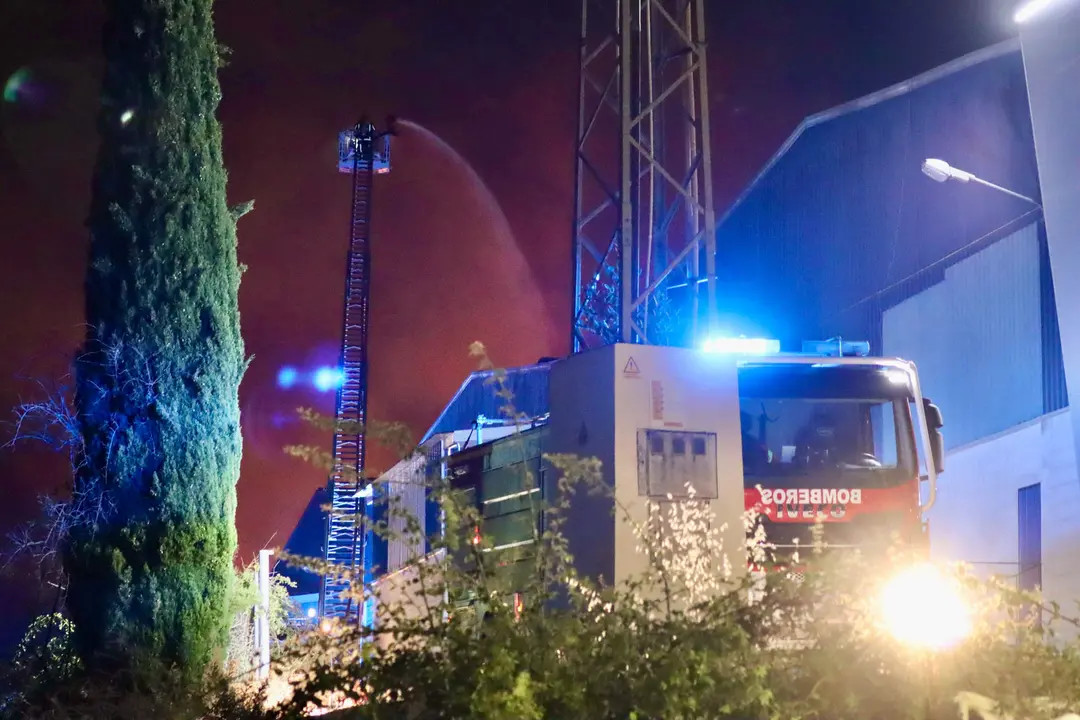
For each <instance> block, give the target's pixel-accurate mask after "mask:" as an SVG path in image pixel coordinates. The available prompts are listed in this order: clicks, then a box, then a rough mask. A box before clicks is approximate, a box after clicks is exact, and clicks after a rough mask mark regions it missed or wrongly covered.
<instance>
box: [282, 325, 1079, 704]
mask: <svg viewBox="0 0 1080 720" xmlns="http://www.w3.org/2000/svg"><path fill="white" fill-rule="evenodd" d="M473 351H474V354H477V355H480V356H481V359H482V364H483V365H485V366H487V367H490V362H489V361H487V359H486V356H485V355H484V354H483V348H482V346H478V345H477V346H474V348H473ZM503 378H504V376H502V375H501V374H499V373H496V374H495V375H494V378H493V383H494V384H495V386H496V388H495V390H496V392H498V393H505V391H506V387H505V384H504V383H503ZM505 414H506V415H507V416H509V417H514V416H516V414H515V412H514V410H513V408H512V406H511V405H510V403H509V402H508V407H507V409H506V412H505ZM330 427H332V422H331V424H330ZM518 441H521V440H520V439H519V440H518ZM521 442H523V441H521ZM296 454H298V455H304V453H302V452H297V453H296ZM547 462H548V463H549V465H550V466H551V467H553V468H555V469H556V470H557V471H558V481H557V485H558V487H557V491H556V492H553V493H549V497H547V498H545V500H546V503H545V505H544V507H543V508H542V510H543V512H544V520H545V522H544V524H543V527H542V529H538V530H537V532H536V535H535V538H534V539H535V542H534V543H533V546H532V547H531V548H529V549H528V550H525V551H523V550H521V549H513V550H504V551H496V550H495V549H494V548H492V547H490V546H489V545H488V544H487V542H488V541H487V540H486V539H485V538H484V537H483V535H481V538H480V542H479V543H477V542H474V537H475V536H474V533H473V529H474V527H476V526H477V525H481V524H482V522H483V519H482V516H481V514H480V512H479V510H478V508H477V507H476V506H475V505H474V504H473V501H472V499H471V498H470V496H469V495H468V494H467V493H463V492H461V491H459V490H456V489H455V488H454V487H452V486H451V485H448V484H447V483H446V482H445V481H443V480H442V479H441V473H438V472H433V473H432V474H431V475H430V476H429V477H428V479H427V481H426V482H427V487H428V490H429V491H430V493H431V495H432V497H433V498H434V499H435V500H436V501H437V502H438V504H439V505H440V506H441V508H442V509H443V511H444V512H445V520H446V527H447V531H446V532H445V533H444V534H443V535H440V536H437V537H432V538H429V541H430V548H431V553H430V554H427V555H425V556H423V557H417V558H416V559H415V561H414V562H413V563H412V564H411V565H409V566H407V567H406V568H405V569H403V570H401V571H399V572H397V573H396V574H394V575H392V576H390V577H389V578H387V579H384V580H383V581H381V582H380V583H379V584H378V586H377V587H376V588H367V589H365V588H360V587H356V588H354V593H355V595H356V597H357V598H358V599H360V598H362V597H363V596H364V595H365V594H371V595H373V596H374V598H375V599H376V601H377V602H379V603H381V607H380V610H379V624H378V626H377V627H375V628H373V629H360V628H356V627H343V626H340V625H330V626H328V627H326V628H324V629H323V630H321V631H318V632H314V633H311V634H309V635H307V636H305V637H303V638H300V639H298V640H297V641H296V642H295V643H294V645H293V647H292V651H293V652H292V654H291V655H288V656H286V657H285V658H283V661H282V664H281V666H280V667H279V670H280V672H281V673H282V678H283V679H284V680H288V681H289V682H290V683H291V685H292V687H291V694H287V697H286V698H285V699H284V700H283V702H281V703H280V704H278V705H277V706H276V707H274V708H273V709H271V710H268V711H266V713H265V715H264V717H268V718H271V717H272V718H285V717H297V716H298V715H300V714H302V713H303V712H305V711H306V710H310V709H311V708H312V707H315V706H324V707H329V706H338V707H348V706H351V709H349V710H346V711H343V714H342V715H341V717H356V718H563V719H571V718H581V719H583V720H584V719H586V718H589V719H592V718H611V719H618V720H623V719H629V718H635V719H639V720H643V719H645V718H665V719H669V718H740V719H749V718H761V719H765V718H768V719H770V720H772V719H776V720H781V719H782V720H801V719H803V718H807V719H809V718H815V719H817V718H829V719H830V720H848V719H851V720H855V719H856V718H860V719H863V718H882V719H886V718H888V719H892V718H951V717H969V716H970V718H976V717H981V718H983V720H992V719H993V718H995V717H998V716H1002V714H1005V713H1012V714H1013V717H1018V718H1031V719H1032V720H1043V719H1047V720H1048V719H1049V718H1055V717H1060V716H1062V714H1063V713H1064V712H1065V711H1066V709H1068V708H1076V707H1080V654H1078V649H1077V646H1076V645H1074V644H1072V643H1071V642H1067V641H1065V640H1064V638H1062V637H1056V636H1054V635H1053V628H1054V627H1058V626H1061V625H1065V626H1073V625H1075V623H1073V621H1070V620H1067V619H1065V618H1064V617H1063V616H1062V615H1061V613H1060V612H1058V611H1057V609H1056V608H1052V607H1048V608H1045V610H1046V613H1045V622H1044V623H1043V624H1035V623H1032V622H1030V621H1029V619H1027V618H1024V617H1023V616H1021V615H1019V614H1018V613H1019V612H1020V610H1021V609H1022V608H1023V607H1031V606H1033V605H1034V606H1035V607H1038V606H1039V604H1040V602H1039V598H1038V597H1037V596H1035V595H1033V594H1030V593H1020V592H1018V591H1016V590H1015V589H1012V588H1010V586H1009V585H1008V584H1007V583H1005V582H1003V581H994V580H991V581H986V580H979V579H976V578H974V577H972V576H970V575H969V574H967V573H966V572H965V571H964V569H963V568H941V569H940V573H941V576H942V577H943V578H945V579H944V580H943V581H942V582H952V583H953V584H954V585H955V587H956V588H957V590H956V592H958V593H962V594H963V595H964V597H965V599H966V603H967V607H968V608H969V609H970V612H971V617H972V618H973V624H972V627H971V629H970V632H969V633H968V634H967V635H966V636H964V637H962V638H960V639H959V640H958V641H957V642H956V644H954V645H952V646H949V647H946V648H944V649H941V650H938V651H935V652H931V651H928V650H918V649H916V648H915V647H913V646H911V645H909V644H905V643H904V642H901V640H899V639H897V637H896V636H895V635H894V632H893V631H892V630H891V629H890V627H889V626H888V624H887V623H885V622H884V617H885V616H884V614H883V612H884V611H883V605H882V600H881V599H882V596H883V592H884V588H885V587H886V585H887V583H888V582H889V581H890V579H891V578H892V577H893V576H894V574H895V572H896V571H897V570H898V569H901V568H904V567H909V566H913V565H912V564H913V563H915V562H916V559H915V558H913V557H912V556H910V555H907V554H905V553H906V552H907V551H905V549H904V548H898V549H897V550H896V551H894V552H893V553H892V554H890V555H888V556H885V555H867V556H866V557H863V556H862V555H860V554H858V553H854V552H846V551H842V550H838V549H830V548H827V547H825V546H823V545H821V544H820V542H819V543H818V544H817V545H815V547H813V548H807V549H806V550H805V551H804V552H803V553H802V555H803V557H802V558H801V559H800V558H798V556H796V558H795V562H796V563H798V564H799V566H800V567H802V568H803V571H802V572H801V573H798V574H796V573H793V572H789V571H777V572H770V573H767V574H766V575H764V576H761V575H757V574H752V573H748V572H746V571H744V570H743V568H742V567H741V566H738V565H737V564H733V563H731V562H728V561H727V555H728V552H727V550H726V549H725V548H724V547H723V545H722V542H721V540H720V534H719V532H716V531H714V530H713V529H712V528H711V526H710V525H709V522H708V516H707V511H706V510H703V506H702V505H701V504H698V503H694V502H685V503H667V504H665V505H664V506H662V507H661V506H653V507H651V509H650V512H649V513H648V518H649V519H648V520H647V521H645V522H643V523H635V522H634V521H632V520H631V516H630V514H629V513H628V511H627V509H626V508H622V507H620V506H619V505H618V503H616V504H615V507H616V515H617V517H616V519H615V522H623V523H630V524H631V527H632V530H633V532H634V534H635V536H636V538H637V541H638V546H639V547H638V549H639V552H641V553H643V554H644V557H645V559H646V561H647V562H646V563H645V569H644V570H643V571H642V572H641V573H640V574H639V575H637V576H635V577H633V578H631V579H629V580H628V581H626V582H624V583H621V584H620V585H618V586H611V585H605V584H603V583H600V582H597V581H596V580H594V579H589V578H583V577H579V576H578V575H577V573H576V572H575V570H574V564H573V558H572V557H571V556H570V555H569V553H568V552H567V544H566V540H565V537H564V535H563V533H562V528H563V524H564V523H565V521H566V517H567V515H566V510H567V509H568V507H569V503H570V502H571V501H572V500H571V498H572V497H573V494H574V492H580V491H588V492H594V493H608V492H609V490H608V489H607V488H606V487H604V485H603V483H602V482H601V476H600V472H599V471H600V466H599V463H598V462H597V461H595V460H594V459H588V458H576V457H573V456H548V457H547ZM523 482H525V483H526V487H528V485H529V483H535V482H536V479H535V478H531V477H525V478H523ZM386 497H387V503H388V507H387V509H386V513H387V516H388V517H389V518H394V517H400V516H403V515H407V513H406V511H405V510H404V509H403V508H401V507H398V506H396V505H395V500H394V497H395V496H394V494H393V493H392V492H391V493H389V494H387V495H386ZM531 497H535V495H532V496H531ZM538 509H540V508H538ZM358 522H359V520H358ZM391 525H392V523H390V522H389V520H385V521H383V522H382V523H380V524H379V525H378V526H377V527H376V530H377V531H378V532H381V533H384V534H387V535H389V534H391V533H390V532H389V527H390V526H391ZM405 526H406V531H405V533H404V535H405V536H408V535H409V534H410V533H417V532H419V528H420V523H419V522H415V521H414V522H408V523H406V524H405ZM745 529H746V531H747V535H748V537H747V546H746V548H745V552H746V553H748V554H749V556H750V558H751V559H752V560H753V561H754V562H755V563H759V564H761V563H765V564H769V563H770V548H769V546H768V543H767V542H765V541H766V540H767V538H764V537H762V535H761V530H760V526H759V525H758V524H757V523H756V518H754V517H752V516H748V517H746V518H745ZM741 556H742V555H741V553H740V557H741ZM514 562H525V563H527V564H528V566H529V567H530V569H531V570H530V572H528V573H524V574H522V573H515V575H514V578H513V579H510V578H508V577H507V574H506V572H505V571H504V568H505V567H506V566H507V565H509V564H512V563H514ZM740 562H741V561H740ZM309 566H311V567H318V568H319V570H320V571H322V570H326V569H327V568H325V567H322V566H321V565H319V563H317V562H312V563H311V564H310V565H309ZM511 591H517V592H520V593H521V594H522V595H523V596H524V597H525V598H526V601H525V604H524V607H523V608H516V607H515V605H514V603H513V602H512V600H511V597H512V596H511V595H510V592H511ZM911 601H912V602H917V601H918V590H916V594H915V595H913V596H912V597H911ZM519 610H520V612H519ZM932 616H933V613H932V612H928V613H927V617H926V618H925V620H926V621H927V622H930V621H932V620H933V617H932ZM358 648H360V649H359V650H358ZM361 658H362V660H363V661H362V662H359V660H360V659H361ZM965 713H966V715H965ZM970 718H969V720H970Z"/></svg>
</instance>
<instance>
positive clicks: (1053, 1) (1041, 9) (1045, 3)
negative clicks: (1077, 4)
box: [1013, 0, 1067, 25]
mask: <svg viewBox="0 0 1080 720" xmlns="http://www.w3.org/2000/svg"><path fill="white" fill-rule="evenodd" d="M1066 1H1067V0H1028V2H1026V3H1024V4H1023V5H1021V6H1020V7H1019V8H1017V9H1016V13H1015V14H1014V15H1013V22H1015V23H1016V24H1017V25H1023V24H1024V23H1027V22H1031V21H1032V20H1034V19H1035V18H1037V17H1038V16H1039V15H1042V14H1043V13H1045V12H1046V11H1047V10H1050V9H1052V8H1054V7H1057V6H1058V5H1064V4H1065V2H1066Z"/></svg>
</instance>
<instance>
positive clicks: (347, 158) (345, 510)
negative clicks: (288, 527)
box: [321, 123, 389, 621]
mask: <svg viewBox="0 0 1080 720" xmlns="http://www.w3.org/2000/svg"><path fill="white" fill-rule="evenodd" d="M376 139H377V136H376V134H375V130H374V127H372V126H371V125H370V124H366V123H361V124H359V125H357V126H356V128H354V129H353V130H349V131H346V132H344V133H342V136H341V144H340V150H341V152H340V157H339V163H338V167H339V170H341V171H342V172H351V173H352V178H353V192H352V222H351V233H350V238H349V254H348V272H347V275H346V280H345V318H344V330H343V332H342V348H341V367H340V370H341V374H340V383H341V384H340V386H339V387H338V391H337V409H336V413H335V418H336V420H337V427H336V428H335V433H334V445H333V470H332V474H331V476H330V503H331V513H330V516H329V517H328V519H327V537H326V546H325V548H326V561H327V562H328V563H329V564H331V565H333V566H335V567H336V569H337V570H339V571H340V570H345V571H347V572H348V575H347V576H342V575H340V574H338V573H337V572H335V573H331V574H328V575H327V576H326V577H325V578H324V579H323V588H322V598H321V600H322V603H321V605H322V608H321V610H322V613H321V614H322V616H323V617H336V618H340V619H342V620H344V621H348V619H349V616H350V614H351V613H352V612H354V611H355V612H357V613H359V611H360V608H358V607H357V604H356V603H354V602H353V601H352V599H351V598H349V597H346V595H347V591H348V590H349V587H350V585H351V583H352V582H353V580H355V579H358V578H359V575H360V573H361V572H362V571H363V570H362V569H363V567H364V565H365V564H364V562H363V558H364V552H365V549H366V548H365V543H364V535H365V530H364V526H363V525H362V523H361V522H360V519H359V518H360V517H361V516H362V515H363V513H364V510H365V509H366V502H365V500H364V499H363V498H361V497H360V496H361V494H362V493H361V492H360V491H361V490H362V489H363V488H364V486H365V485H366V481H365V479H364V477H363V473H364V449H365V448H364V445H365V443H364V439H365V438H364V432H363V423H364V422H365V421H366V419H367V375H368V306H369V303H370V297H371V245H370V242H371V195H372V185H373V180H374V176H375V174H376V172H385V170H382V167H381V166H382V165H385V166H386V167H387V169H388V166H389V162H388V157H386V153H385V152H384V153H381V154H380V155H381V157H377V156H376V154H375V153H374V152H373V150H374V143H375V140H376ZM386 139H388V138H386ZM380 161H381V162H380ZM377 165H379V166H380V167H376V166H377Z"/></svg>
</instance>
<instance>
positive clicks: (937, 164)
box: [922, 158, 1042, 208]
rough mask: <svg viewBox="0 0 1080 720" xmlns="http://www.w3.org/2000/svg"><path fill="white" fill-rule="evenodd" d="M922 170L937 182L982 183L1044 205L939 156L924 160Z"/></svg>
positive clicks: (1035, 204)
mask: <svg viewBox="0 0 1080 720" xmlns="http://www.w3.org/2000/svg"><path fill="white" fill-rule="evenodd" d="M922 171H923V175H926V177H928V178H930V179H931V180H933V181H935V182H939V183H943V182H946V181H948V180H955V181H956V182H961V183H970V182H973V183H976V184H977V185H982V186H984V187H988V188H991V189H992V190H997V191H998V192H1000V193H1005V194H1006V195H1011V196H1012V197H1014V198H1018V199H1020V200H1024V201H1026V202H1029V203H1031V204H1032V205H1034V206H1035V207H1037V208H1041V207H1042V205H1040V204H1039V203H1038V201H1036V200H1033V199H1031V198H1029V197H1028V196H1027V195H1021V194H1020V193H1018V192H1013V191H1012V190H1009V189H1008V188H1003V187H1001V186H1000V185H995V184H994V183H992V182H987V181H986V180H983V179H982V178H980V177H976V176H975V175H972V174H971V173H969V172H965V171H964V170H960V169H959V168H954V167H953V166H952V165H950V164H949V163H947V162H945V161H944V160H939V159H937V158H928V159H926V160H924V161H923V164H922Z"/></svg>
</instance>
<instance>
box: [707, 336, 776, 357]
mask: <svg viewBox="0 0 1080 720" xmlns="http://www.w3.org/2000/svg"><path fill="white" fill-rule="evenodd" d="M701 349H702V350H704V351H705V352H710V353H728V354H733V355H775V354H776V353H778V352H780V341H779V340H772V339H769V338H748V337H715V338H709V339H708V340H706V341H705V342H704V343H702V346H701Z"/></svg>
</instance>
